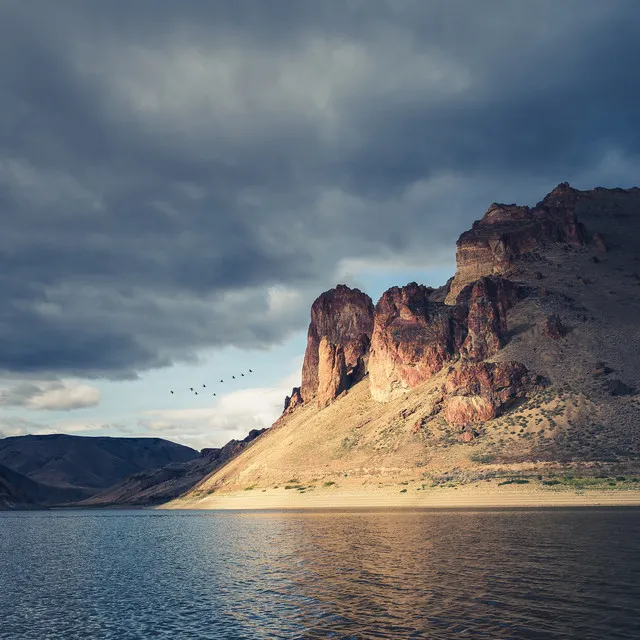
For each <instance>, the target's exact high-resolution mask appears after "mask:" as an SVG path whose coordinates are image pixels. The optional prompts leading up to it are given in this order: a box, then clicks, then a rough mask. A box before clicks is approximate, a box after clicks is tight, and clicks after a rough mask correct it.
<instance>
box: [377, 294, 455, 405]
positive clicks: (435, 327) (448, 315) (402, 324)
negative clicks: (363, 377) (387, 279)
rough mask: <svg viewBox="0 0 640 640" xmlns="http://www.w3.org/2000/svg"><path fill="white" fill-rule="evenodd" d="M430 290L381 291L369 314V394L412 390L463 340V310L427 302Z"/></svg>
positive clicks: (384, 395) (382, 397) (452, 354)
mask: <svg viewBox="0 0 640 640" xmlns="http://www.w3.org/2000/svg"><path fill="white" fill-rule="evenodd" d="M432 292H433V289H431V288H429V287H425V286H422V285H418V284H416V283H415V282H413V283H411V284H408V285H407V286H406V287H392V288H391V289H389V290H388V291H386V292H385V293H384V294H383V295H382V297H381V298H380V300H379V301H378V304H376V308H375V315H374V329H373V336H372V339H371V356H370V360H369V373H370V380H371V394H372V396H373V397H374V398H375V399H377V400H385V399H386V398H387V397H388V396H389V394H391V393H392V392H394V391H396V390H400V389H409V388H413V387H416V386H417V385H419V384H421V383H422V382H424V381H425V380H427V379H428V378H430V377H431V376H432V375H433V374H434V373H435V372H436V371H439V370H440V369H442V366H443V364H444V363H445V362H447V361H448V360H451V358H453V356H454V355H455V354H457V353H458V352H459V350H460V348H461V346H462V344H463V342H464V340H465V338H466V335H467V330H466V315H467V314H466V309H465V308H464V307H457V306H454V307H447V306H446V305H445V304H443V303H441V302H431V301H430V298H429V297H430V295H431V294H432Z"/></svg>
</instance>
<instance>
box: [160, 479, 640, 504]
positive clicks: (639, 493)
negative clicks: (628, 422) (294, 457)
mask: <svg viewBox="0 0 640 640" xmlns="http://www.w3.org/2000/svg"><path fill="white" fill-rule="evenodd" d="M418 486H419V485H418ZM418 486H416V485H415V484H413V483H412V485H407V487H406V489H407V492H406V493H400V491H402V489H399V488H398V486H394V487H377V486H369V487H366V486H364V487H363V486H360V487H349V486H346V487H344V488H342V487H340V488H336V487H328V488H324V487H321V488H316V489H314V490H312V491H308V492H304V493H301V492H299V491H297V490H292V489H284V487H280V488H278V489H273V488H269V489H259V488H256V489H253V490H251V491H239V492H232V493H226V494H225V493H223V494H212V495H209V496H207V497H205V498H201V499H193V500H176V501H174V502H171V503H168V504H166V505H164V506H163V507H160V508H164V509H370V508H376V509H377V508H386V507H391V508H398V507H401V508H456V507H460V508H474V507H482V508H487V507H586V506H590V507H593V506H640V490H616V491H607V490H592V491H583V492H576V491H570V490H552V489H542V488H539V487H534V488H529V487H528V486H526V485H525V486H500V487H499V486H497V483H487V484H486V486H484V485H463V486H460V487H457V488H433V489H430V488H427V489H426V490H421V489H420V490H417V488H418ZM403 488H405V487H403Z"/></svg>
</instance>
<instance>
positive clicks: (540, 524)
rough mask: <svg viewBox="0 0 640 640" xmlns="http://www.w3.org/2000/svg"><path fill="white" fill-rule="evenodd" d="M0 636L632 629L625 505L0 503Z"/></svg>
mask: <svg viewBox="0 0 640 640" xmlns="http://www.w3.org/2000/svg"><path fill="white" fill-rule="evenodd" d="M0 566H1V567H2V571H1V572H0V594H2V597H1V600H0V639H2V640H5V639H11V640H14V639H15V640H18V639H19V640H31V639H33V640H42V639H44V640H47V639H51V640H59V639H61V638H64V639H65V640H66V639H69V640H74V639H76V638H78V639H80V638H83V639H86V638H96V639H104V640H112V639H113V640H115V639H117V640H129V639H131V640H134V639H135V640H138V639H146V638H158V639H163V638H186V639H189V638H194V639H198V640H202V639H204V640H206V639H209V638H211V639H214V638H215V639H216V640H218V639H221V638H222V639H230V640H233V639H239V640H241V639H245V638H247V639H254V638H256V639H262V638H264V639H272V638H286V639H289V638H300V639H302V638H304V639H315V638H318V639H319V638H336V639H351V638H353V639H364V638H394V639H396V638H397V639H402V638H432V639H434V640H439V639H445V638H446V639H449V638H480V639H482V638H487V639H491V640H495V639H499V638H508V639H520V638H522V639H536V640H537V639H547V638H577V639H578V638H579V639H580V640H589V639H594V640H595V639H598V640H600V639H605V638H606V639H611V640H616V639H627V638H637V637H639V634H638V631H639V628H638V620H640V605H639V602H640V587H639V586H638V580H637V576H638V575H640V510H637V509H618V510H616V509H601V510H595V509H577V510H539V511H533V510H531V511H518V510H514V511H495V512H490V511H478V512H473V511H466V512H462V511H461V512H397V511H394V512H372V513H364V512H358V513H337V512H335V513H331V512H281V513H275V512H268V513H265V512H257V513H233V512H227V513H213V512H164V513H158V512H149V511H60V512H32V513H3V514H0Z"/></svg>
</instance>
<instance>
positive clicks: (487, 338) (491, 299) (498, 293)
mask: <svg viewBox="0 0 640 640" xmlns="http://www.w3.org/2000/svg"><path fill="white" fill-rule="evenodd" d="M517 296H518V291H517V287H516V286H515V285H514V284H513V282H511V281H510V280H506V279H504V278H501V277H499V276H498V277H496V276H489V277H483V278H480V279H479V280H478V281H477V282H474V283H472V284H470V285H467V287H465V288H464V289H463V290H462V291H461V292H460V295H459V296H458V299H457V302H458V304H459V305H460V304H464V305H466V307H467V310H468V311H467V313H468V315H467V337H466V339H465V341H464V343H463V344H462V349H461V351H462V353H463V354H464V355H466V356H467V357H468V358H469V359H471V360H474V361H480V360H484V359H485V358H488V357H489V356H492V355H493V354H494V353H497V352H498V351H499V350H500V349H501V348H502V347H503V346H504V343H505V341H506V336H507V311H508V310H509V309H510V308H511V307H512V306H513V304H514V303H515V301H516V300H517Z"/></svg>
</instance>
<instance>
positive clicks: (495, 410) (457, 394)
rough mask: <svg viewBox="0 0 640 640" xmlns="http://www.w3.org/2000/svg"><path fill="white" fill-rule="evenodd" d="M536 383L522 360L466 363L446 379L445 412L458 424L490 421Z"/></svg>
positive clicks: (535, 379) (449, 420)
mask: <svg viewBox="0 0 640 640" xmlns="http://www.w3.org/2000/svg"><path fill="white" fill-rule="evenodd" d="M536 383H537V378H536V376H532V375H531V374H530V373H529V371H528V370H527V368H526V367H525V366H524V365H523V364H521V363H519V362H466V363H463V364H462V365H461V366H460V367H458V368H457V369H456V370H455V371H453V372H452V373H451V375H450V376H449V377H448V378H447V381H446V383H445V385H444V389H443V391H444V393H445V394H446V399H445V402H444V415H445V418H446V420H447V421H448V422H449V423H451V424H455V425H465V424H468V423H480V422H485V421H487V420H491V419H492V418H495V417H496V416H498V415H499V414H500V412H501V411H502V410H503V409H504V408H505V407H506V406H508V405H509V404H510V403H512V402H514V401H515V400H517V399H518V398H521V397H523V396H524V394H525V393H526V391H527V389H528V388H530V387H532V386H533V385H534V384H536Z"/></svg>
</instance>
